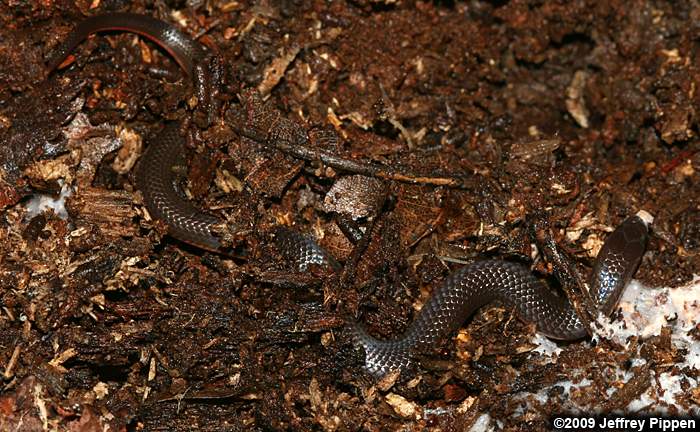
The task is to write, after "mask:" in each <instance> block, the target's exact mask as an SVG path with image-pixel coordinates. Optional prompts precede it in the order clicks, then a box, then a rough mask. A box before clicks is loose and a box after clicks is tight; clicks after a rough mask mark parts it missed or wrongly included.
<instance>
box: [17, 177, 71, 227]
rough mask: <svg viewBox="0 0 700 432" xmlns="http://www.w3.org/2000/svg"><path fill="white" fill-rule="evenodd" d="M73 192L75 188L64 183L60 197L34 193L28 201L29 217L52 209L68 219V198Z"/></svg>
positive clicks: (59, 215) (62, 217)
mask: <svg viewBox="0 0 700 432" xmlns="http://www.w3.org/2000/svg"><path fill="white" fill-rule="evenodd" d="M72 193H73V188H71V187H69V186H66V185H65V184H64V185H63V186H62V187H61V193H60V194H59V195H58V197H55V196H51V195H46V194H34V195H33V196H32V197H31V198H30V199H29V201H27V206H26V208H27V217H29V218H30V219H31V218H33V217H34V216H36V215H38V214H40V213H43V212H44V211H46V210H48V209H51V210H53V212H54V213H56V215H58V217H60V218H61V219H64V220H65V219H68V212H67V211H66V198H67V197H69V196H70V195H71V194H72Z"/></svg>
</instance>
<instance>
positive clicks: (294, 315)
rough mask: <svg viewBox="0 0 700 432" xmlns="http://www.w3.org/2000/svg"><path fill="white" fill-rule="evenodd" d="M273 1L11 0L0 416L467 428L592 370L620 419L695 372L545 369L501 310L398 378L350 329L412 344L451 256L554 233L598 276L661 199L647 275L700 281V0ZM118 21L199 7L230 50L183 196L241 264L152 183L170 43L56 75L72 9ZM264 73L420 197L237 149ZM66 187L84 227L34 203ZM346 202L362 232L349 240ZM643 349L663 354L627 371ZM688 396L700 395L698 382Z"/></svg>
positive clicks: (597, 400)
mask: <svg viewBox="0 0 700 432" xmlns="http://www.w3.org/2000/svg"><path fill="white" fill-rule="evenodd" d="M210 3H213V4H214V5H213V6H211V7H209V4H210ZM258 3H259V4H256V5H249V4H246V2H238V1H231V2H196V1H192V2H185V1H155V2H152V1H135V2H133V4H132V2H126V1H120V0H102V1H87V0H78V1H76V2H75V4H73V2H69V1H64V0H60V1H59V0H55V1H43V2H34V1H10V2H4V3H3V4H2V5H0V22H1V23H2V25H1V26H0V141H1V146H0V208H3V209H4V211H3V214H2V218H1V219H0V226H1V227H2V229H1V230H0V240H1V241H0V306H2V310H1V311H0V368H1V369H0V370H3V371H4V374H3V375H2V376H1V377H0V379H1V380H2V381H1V382H0V385H1V387H0V425H1V426H0V427H1V428H3V429H8V430H42V429H47V428H48V429H56V430H76V431H77V430H80V431H93V430H94V431H97V430H104V429H103V426H104V425H108V427H109V430H168V431H172V430H183V431H185V430H192V429H195V428H196V429H200V430H212V431H225V430H231V431H238V430H304V431H306V430H382V431H383V430H398V429H400V428H401V427H406V428H407V429H409V430H423V428H426V427H427V428H436V429H435V430H438V429H437V428H439V430H446V431H451V430H454V431H461V430H465V428H468V427H469V426H470V425H471V424H472V422H473V421H474V420H475V419H476V418H477V416H478V414H479V413H484V412H488V413H490V415H491V417H492V418H495V419H498V420H499V421H500V422H501V426H502V427H503V428H504V429H506V430H541V429H546V428H548V422H549V419H550V415H551V413H556V412H562V410H563V409H564V408H563V407H565V406H566V402H567V401H566V400H563V399H562V398H561V397H557V390H556V389H557V387H553V390H551V391H550V393H551V394H549V396H550V399H549V400H548V401H547V402H546V403H540V404H538V405H536V406H527V407H523V404H522V403H521V402H519V401H521V399H522V392H532V393H536V392H537V391H538V390H540V389H543V388H545V387H548V386H551V385H552V384H554V383H557V382H559V381H561V380H564V379H567V378H570V371H571V370H572V369H575V368H578V369H580V370H582V371H583V372H581V374H582V376H583V377H586V378H588V379H589V380H590V381H591V383H592V384H590V386H589V388H588V390H587V391H585V392H583V393H582V394H578V395H576V397H577V398H578V399H579V400H578V401H577V402H579V403H580V405H581V406H595V407H599V408H600V409H602V410H603V411H611V410H614V409H618V408H619V409H623V408H624V407H625V406H626V405H627V403H628V402H629V401H630V400H633V399H635V398H636V397H637V396H639V395H640V394H641V393H643V392H644V391H645V390H646V388H647V387H648V386H649V385H650V384H649V380H650V376H658V375H659V374H660V373H662V372H664V371H669V370H672V369H673V367H674V364H675V362H677V361H678V360H680V359H682V357H683V356H682V355H680V354H679V353H678V352H676V351H675V349H674V347H673V345H672V344H671V343H670V339H669V338H668V335H666V336H664V335H662V336H660V337H658V338H652V339H650V340H645V341H641V340H640V341H634V342H633V344H632V348H629V349H627V350H625V349H624V348H622V347H619V346H615V345H613V344H609V343H605V342H602V343H601V344H600V345H599V346H598V347H591V346H590V344H589V343H588V342H587V341H581V342H578V343H572V344H568V345H564V346H562V348H563V349H564V352H563V353H562V355H561V356H560V359H559V361H558V362H557V363H556V364H554V365H549V366H547V367H544V366H542V364H543V362H544V360H543V359H542V358H541V357H540V356H538V355H537V354H535V353H533V352H532V347H533V346H532V344H531V343H530V342H529V341H530V340H531V337H532V333H533V332H534V330H533V329H532V328H531V327H528V326H527V325H525V324H523V323H521V322H520V321H518V320H517V319H513V316H512V313H511V311H508V310H504V309H503V308H499V307H498V305H494V306H492V307H485V308H482V309H481V310H480V312H479V313H477V314H476V315H475V317H474V318H472V319H470V320H468V321H467V323H466V324H465V328H464V329H463V330H462V331H461V332H460V336H459V338H458V339H459V341H458V342H457V343H455V340H454V339H451V340H448V341H445V343H444V345H443V346H442V348H441V350H438V351H436V352H435V353H434V355H432V356H428V358H426V359H425V361H424V362H423V365H422V370H421V371H420V372H419V373H418V374H417V375H415V376H411V377H407V379H398V380H394V379H392V378H396V377H389V378H387V379H385V380H383V381H381V382H379V383H377V381H376V380H375V379H373V378H372V377H370V376H368V375H366V374H365V373H364V372H363V369H362V362H363V356H362V353H361V352H358V351H356V350H355V349H354V348H353V346H352V343H351V341H350V340H349V338H348V336H347V334H346V332H345V331H344V322H345V318H344V317H345V316H347V315H353V314H354V315H357V316H359V317H360V319H361V320H362V321H363V322H364V323H366V325H367V327H368V329H369V331H370V332H371V333H373V334H375V335H378V336H383V337H389V336H392V335H396V334H398V333H400V332H401V330H403V329H404V328H405V326H406V325H407V323H408V322H410V320H411V319H412V317H413V316H414V313H415V309H414V305H417V304H420V303H421V302H422V301H423V300H424V299H425V298H426V297H427V294H428V293H429V291H430V290H432V289H433V288H434V287H436V286H438V285H439V284H440V282H441V280H442V279H443V278H444V277H445V275H447V274H448V273H449V271H450V270H452V269H455V268H458V267H459V265H460V264H456V263H454V261H460V260H462V261H469V260H471V259H474V258H477V257H483V256H491V257H500V258H508V259H518V260H521V261H525V262H527V261H526V260H527V259H528V257H530V255H531V253H532V249H531V246H530V245H531V243H532V242H533V240H532V239H531V238H530V231H531V230H530V228H531V227H532V226H533V225H534V224H535V223H536V222H537V221H539V222H542V221H545V222H546V223H548V224H549V226H550V227H551V233H552V234H553V236H554V239H555V240H556V242H557V243H558V244H559V247H560V248H561V249H563V250H565V251H566V252H568V255H570V256H571V257H572V259H573V262H575V263H576V265H577V266H578V269H579V270H580V271H581V273H583V274H586V272H587V271H588V270H589V269H590V265H591V262H592V257H594V256H595V252H596V250H597V247H599V246H600V243H601V241H602V240H604V238H605V235H606V231H608V228H609V227H614V226H616V225H617V224H619V223H620V222H621V221H622V220H623V219H624V218H625V217H627V216H628V215H631V214H634V213H635V212H636V211H637V210H638V209H644V210H646V211H648V212H649V213H651V214H653V215H654V217H655V221H654V224H653V235H652V238H651V241H650V244H649V247H648V250H649V252H648V253H647V255H646V256H645V259H644V261H643V263H642V266H641V268H640V271H639V272H638V273H637V278H639V279H640V280H642V281H643V282H644V283H646V284H648V285H653V286H659V285H670V286H677V285H680V284H682V283H684V282H687V281H688V280H690V279H691V278H692V275H693V274H700V212H699V211H698V210H700V187H699V186H698V184H700V181H699V180H700V179H699V177H700V174H698V171H699V170H700V152H698V150H700V141H699V140H698V132H699V130H698V115H697V109H698V107H700V92H699V91H698V89H697V88H696V87H697V84H698V82H700V73H699V70H700V69H699V66H700V64H699V62H700V60H699V57H698V50H700V43H699V39H698V34H700V33H699V31H700V24H698V23H700V6H698V4H697V3H695V2H663V1H656V2H655V1H643V0H639V1H632V2H630V1H608V2H601V1H594V0H589V1H583V0H581V1H576V0H575V1H547V2H542V1H527V0H522V1H512V2H504V1H491V2H489V1H468V2H466V3H463V2H434V3H431V2H428V3H424V2H414V1H389V0H386V1H372V0H357V1H350V2H332V3H327V2H325V1H321V0H318V1H310V2H305V1H274V0H273V1H262V2H258ZM190 4H194V5H196V6H193V7H192V8H187V5H190ZM95 6H96V7H95ZM114 10H119V11H130V12H137V13H144V14H148V15H151V16H155V17H158V18H162V19H164V20H166V21H169V22H178V23H179V24H178V25H179V26H180V28H181V29H183V31H185V32H187V33H189V34H191V35H193V37H197V38H198V40H200V41H201V42H202V43H203V44H205V45H206V46H207V47H208V48H209V49H210V51H213V52H215V53H218V54H219V55H220V56H221V57H222V58H223V60H224V64H225V67H226V73H225V87H224V89H223V90H222V96H223V97H224V100H223V102H222V110H221V113H220V114H221V119H222V121H220V122H217V123H216V124H215V125H214V126H212V127H210V128H208V129H206V130H200V129H198V128H197V126H195V125H194V124H192V125H190V130H192V131H193V138H192V139H191V144H192V148H191V149H190V154H189V156H190V160H191V166H190V171H189V187H190V191H191V193H192V196H193V199H195V200H197V202H198V205H199V206H200V207H202V208H204V209H207V210H208V211H210V212H212V213H217V214H219V215H222V216H226V217H229V220H230V222H231V224H230V225H232V227H233V228H231V227H229V228H228V229H229V230H230V231H232V232H233V233H234V234H235V235H234V236H233V237H234V238H233V240H232V241H233V244H234V246H235V255H236V256H234V257H229V256H225V255H217V254H212V253H208V252H204V251H201V250H199V249H197V248H194V247H191V246H188V245H185V244H182V243H180V242H178V241H176V240H174V239H172V238H170V237H168V236H165V235H162V234H163V233H164V230H163V226H162V225H161V224H159V223H158V222H154V221H151V220H150V219H149V218H148V217H147V215H146V214H145V213H144V210H143V207H142V205H141V198H140V195H139V194H138V193H137V192H136V191H134V188H133V186H132V181H133V178H132V174H131V173H132V169H131V168H132V166H133V163H134V161H135V160H136V159H137V156H138V154H139V153H140V151H141V146H140V140H141V138H142V137H143V138H144V139H147V138H148V137H149V136H150V135H151V134H152V133H154V132H156V131H157V130H158V128H159V125H161V124H162V123H163V121H164V120H165V119H169V120H183V119H187V118H188V117H189V115H190V113H191V110H190V107H191V106H192V102H193V100H192V98H191V96H192V87H191V85H190V83H189V80H188V79H186V78H183V76H182V73H181V71H180V70H179V69H178V67H177V64H176V63H175V62H173V61H172V59H171V58H170V57H168V55H167V54H166V53H165V52H163V51H161V50H159V49H158V48H157V47H156V46H155V45H153V44H151V43H150V42H148V41H146V40H144V39H139V38H138V37H137V36H135V35H133V34H126V33H110V34H106V35H105V34H101V35H98V36H96V37H93V38H91V39H89V40H88V41H86V42H84V43H83V44H81V45H80V46H79V47H78V48H77V49H76V51H75V52H74V53H73V54H74V59H73V64H71V65H70V66H69V67H66V68H64V69H63V70H61V71H58V72H57V73H54V74H52V75H51V76H50V77H48V78H47V77H46V72H45V65H44V59H45V57H46V56H47V54H49V53H50V52H51V50H52V49H55V48H56V46H57V44H58V43H59V42H60V41H62V40H63V39H64V38H65V37H66V35H67V33H68V32H69V31H70V29H71V28H72V26H73V25H74V24H75V23H76V22H78V21H79V20H80V19H81V18H82V17H84V16H85V15H93V14H96V13H100V12H106V11H114ZM175 10H177V11H178V12H177V14H175V15H173V11H175ZM250 87H254V88H258V89H259V90H261V91H262V92H263V93H269V99H268V103H269V106H268V107H269V108H270V109H272V108H274V109H276V110H279V111H280V112H281V114H282V116H283V117H284V118H286V119H288V120H289V121H290V122H291V123H289V124H290V125H292V126H290V127H292V128H294V129H295V130H297V131H302V132H303V133H305V134H307V135H308V136H309V137H310V142H311V144H313V146H314V147H313V149H312V150H313V151H314V152H318V154H321V153H324V154H326V153H327V154H330V155H335V157H337V158H339V159H341V160H342V161H356V162H358V164H357V165H361V166H371V167H375V168H376V167H388V169H389V170H390V171H391V170H393V171H392V172H394V171H395V172H398V173H400V174H401V175H402V176H405V177H411V178H418V180H417V181H415V182H414V183H417V184H411V183H410V182H406V181H395V180H388V179H387V177H391V176H386V175H384V174H385V173H383V171H382V172H371V171H372V170H370V171H366V172H362V173H364V174H366V175H367V174H368V176H365V177H348V176H347V175H348V174H355V173H356V172H361V170H355V169H354V168H347V169H343V167H342V164H341V165H340V166H334V165H333V163H330V162H329V163H326V164H322V163H319V162H318V161H310V162H309V161H303V160H301V159H299V158H298V157H295V156H294V155H290V153H289V152H286V153H285V152H281V151H279V150H278V149H273V148H270V147H269V146H265V145H263V144H264V143H262V144H261V143H260V142H256V141H255V140H252V139H249V138H244V137H242V136H241V135H240V134H239V132H238V130H237V129H236V127H234V126H232V125H233V124H234V123H235V121H236V118H237V115H238V113H240V111H241V110H242V109H243V107H242V106H241V105H240V103H241V100H243V102H245V98H241V94H243V93H242V90H243V89H246V88H250ZM314 154H316V153H314ZM297 156H298V155H297ZM312 159H313V158H312ZM370 162H371V163H370ZM380 171H381V170H380ZM367 177H371V179H368V178H367ZM393 178H397V177H396V176H394V177H393ZM375 179H379V180H375ZM59 180H60V181H62V182H65V183H68V184H71V185H73V186H74V187H77V191H76V192H75V193H74V194H73V195H72V196H71V197H70V198H69V200H68V203H67V208H68V212H69V217H68V219H61V218H59V217H58V216H57V215H54V214H52V213H50V212H46V213H43V214H40V215H38V216H35V217H27V215H26V210H25V208H26V205H27V203H28V201H29V197H30V195H32V194H34V193H36V192H43V193H48V194H57V192H58V191H59V190H60V189H61V185H60V182H59ZM399 180H400V179H399ZM441 182H442V183H441ZM436 183H437V185H436ZM440 184H442V185H440ZM334 185H335V186H334ZM329 191H330V192H331V193H329ZM338 215H340V216H338ZM343 216H344V217H343ZM351 216H352V217H356V218H359V219H358V224H359V225H360V227H361V228H364V229H366V231H367V232H368V233H369V234H368V235H367V236H366V239H365V242H364V243H363V242H360V243H358V245H360V244H361V247H360V246H353V244H352V243H351V242H350V241H349V240H348V238H347V237H346V236H345V235H344V234H343V233H342V230H341V228H340V226H341V225H344V223H347V222H348V218H349V217H351ZM277 224H286V225H293V226H294V227H295V228H296V229H299V230H301V231H304V232H313V233H315V234H316V236H317V237H320V238H322V240H321V242H322V244H323V246H325V247H326V248H327V249H328V250H330V251H331V252H332V253H333V254H334V255H335V256H336V258H338V259H339V260H340V261H341V263H343V264H344V269H343V270H342V271H341V273H339V274H334V273H333V272H332V271H329V270H326V269H323V268H313V269H311V271H309V272H307V273H304V274H299V273H297V272H295V271H293V270H290V268H289V266H288V265H285V262H284V261H285V260H284V258H283V257H281V256H280V254H279V253H277V251H276V250H275V248H274V246H273V244H272V242H271V241H270V235H269V233H270V232H271V230H272V227H273V226H275V225H277ZM350 225H352V223H350ZM539 263H540V264H539V265H538V266H537V268H538V271H540V272H541V273H549V272H551V267H548V266H547V265H545V264H542V261H539ZM699 333H700V332H699ZM637 353H641V356H642V357H644V358H645V359H646V360H647V365H646V366H642V367H633V366H631V365H630V360H631V359H632V358H633V357H635V356H639V355H640V354H637ZM611 364H620V365H622V366H621V367H623V368H628V369H629V370H630V372H631V373H632V374H633V376H634V378H632V379H630V380H629V381H628V382H627V384H623V383H620V382H619V381H617V380H616V379H615V377H613V376H612V375H611V374H609V373H607V372H606V371H607V368H606V367H607V366H608V365H611ZM625 365H626V366H625ZM652 372H653V374H652ZM683 373H685V374H687V375H688V376H693V377H695V378H697V373H698V371H697V370H694V371H684V372H683ZM654 374H655V375H654ZM609 388H616V389H617V391H615V392H614V393H613V394H612V396H609V397H608V396H607V393H606V390H608V389H609ZM686 391H687V394H688V399H687V401H686V402H687V404H686V406H687V407H689V408H690V407H695V408H696V409H697V405H698V404H699V403H700V390H698V388H694V389H693V388H687V389H686ZM601 395H604V396H601Z"/></svg>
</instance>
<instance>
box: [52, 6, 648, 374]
mask: <svg viewBox="0 0 700 432" xmlns="http://www.w3.org/2000/svg"><path fill="white" fill-rule="evenodd" d="M103 31H126V32H132V33H137V34H139V35H142V36H145V37H146V38H148V39H150V40H152V41H153V42H155V43H156V44H157V45H159V46H160V47H162V48H163V49H164V50H165V51H166V52H167V53H169V54H170V55H171V56H172V57H173V58H174V59H175V61H176V62H177V63H178V65H179V66H180V67H181V68H182V69H183V70H184V72H185V73H186V74H187V75H188V76H190V77H191V78H193V80H194V81H195V87H197V88H201V89H203V90H201V91H203V92H206V85H205V84H206V83H211V82H212V81H213V80H212V79H211V77H210V76H209V74H210V72H209V71H208V67H207V61H206V58H207V55H208V54H207V51H206V49H205V48H204V47H203V46H202V45H201V44H200V43H198V42H196V41H194V40H192V39H191V38H190V37H189V36H188V35H186V34H185V33H183V32H182V31H180V30H178V29H177V28H175V27H174V26H173V25H171V24H169V23H166V22H164V21H161V20H158V19H155V18H152V17H149V16H145V15H138V14H133V13H107V14H102V15H96V16H92V17H88V18H86V19H85V20H83V21H82V22H80V23H79V24H78V25H77V26H76V27H75V29H74V30H73V31H72V32H71V33H70V34H69V36H68V38H67V39H66V41H65V42H64V43H62V44H61V45H60V46H59V47H58V48H57V49H56V50H54V52H53V53H52V55H51V56H50V59H49V61H48V62H47V64H48V70H49V73H51V71H53V70H54V69H56V68H58V67H59V66H61V63H62V62H63V61H64V60H65V58H66V57H67V56H68V55H69V54H70V52H71V51H73V50H74V49H75V48H76V47H77V46H78V45H79V44H80V43H81V42H82V41H83V40H84V39H86V38H87V37H88V36H89V35H91V34H93V33H98V32H103ZM203 83H204V84H203ZM185 142H186V141H185V139H184V138H183V136H182V135H181V133H180V127H179V125H178V124H177V123H169V124H167V125H166V126H165V127H164V128H163V129H162V131H160V132H159V133H157V134H156V135H155V137H154V138H153V139H152V140H150V141H149V142H148V145H147V147H146V150H145V151H144V153H143V154H142V156H141V160H140V162H139V164H138V166H137V168H136V171H135V184H136V187H137V188H138V189H139V190H140V191H141V193H142V194H143V197H144V205H145V206H146V208H147V209H148V211H149V213H150V214H151V215H152V216H153V217H154V218H155V219H157V220H160V221H162V222H163V223H164V224H165V226H166V227H167V231H168V234H169V235H171V236H173V237H175V238H176V239H178V240H181V241H184V242H186V243H189V244H191V245H194V246H197V247H199V248H202V249H205V250H210V251H220V250H221V248H222V244H221V240H220V239H219V238H218V236H217V234H216V232H217V231H216V228H215V227H216V225H217V224H220V223H221V222H222V220H221V219H220V218H218V217H215V216H212V215H210V214H208V213H206V212H203V211H202V210H200V209H199V208H197V207H196V206H195V205H194V204H192V203H191V202H190V201H189V200H188V199H186V198H185V197H184V196H183V193H182V191H181V190H180V189H179V187H178V181H177V180H178V179H177V174H176V172H177V171H178V170H177V169H175V167H182V166H184V165H185V163H186V162H185V159H184V146H185ZM651 221H652V218H651V215H649V214H648V213H646V212H644V211H640V212H638V213H637V214H636V215H634V216H631V217H628V218H627V219H626V220H625V221H623V222H622V223H621V224H620V225H619V226H618V227H617V228H616V229H615V230H614V231H613V232H612V233H611V234H610V235H609V236H608V237H607V239H606V240H605V243H604V244H603V246H602V248H601V250H600V252H599V253H598V256H597V258H596V260H595V263H594V265H593V269H592V272H591V277H590V281H589V295H590V296H591V297H592V299H593V301H594V304H595V307H596V309H597V311H599V312H600V313H601V314H603V315H605V316H608V315H610V314H611V313H612V312H613V310H614V309H615V307H616V305H617V303H618V300H619V298H620V295H621V294H622V292H623V290H624V288H625V286H626V285H627V284H628V283H629V282H630V280H631V278H632V277H633V275H634V273H635V272H636V270H637V268H638V266H639V264H640V262H641V259H642V256H643V255H644V253H645V251H646V243H647V241H648V231H649V229H648V228H649V224H650V223H651ZM277 237H278V240H279V242H278V247H279V248H280V249H281V251H282V255H283V256H284V257H285V258H286V259H288V260H289V261H293V262H295V263H296V266H297V268H298V270H299V271H302V272H303V271H305V270H306V268H307V267H308V266H309V265H311V264H316V265H330V266H332V267H334V268H337V266H338V264H337V262H336V261H335V260H333V259H332V258H331V257H329V255H328V254H327V253H326V252H325V251H324V250H323V249H322V248H320V246H319V245H318V244H317V243H316V242H315V241H313V240H311V239H309V238H308V237H307V236H304V235H301V234H299V233H295V232H292V231H289V230H279V231H278V235H277ZM493 301H500V302H501V303H502V304H504V305H505V306H506V307H508V308H511V309H513V310H515V311H516V313H517V315H518V316H519V317H520V318H521V319H522V320H524V321H525V322H529V323H533V324H535V326H536V329H537V331H538V332H540V333H542V334H544V335H545V336H547V337H549V338H552V339H556V340H567V341H571V340H577V339H581V338H583V337H585V336H586V335H587V334H588V330H587V328H586V326H585V325H584V321H583V320H582V319H581V318H580V317H579V315H578V314H577V312H576V311H575V309H574V308H573V307H572V305H571V304H570V303H569V301H568V300H567V299H566V298H565V297H563V296H558V295H556V294H555V293H554V292H553V291H552V290H551V289H550V288H549V287H548V286H547V285H546V284H545V283H544V282H542V281H541V280H540V279H538V278H537V277H535V276H534V275H533V273H532V272H531V270H530V268H529V267H527V266H525V265H523V264H522V263H518V262H510V261H504V260H494V259H491V260H481V261H475V262H473V263H471V264H468V265H465V266H463V267H461V268H460V269H458V270H456V271H455V272H453V273H451V274H450V275H449V276H447V278H446V279H445V281H444V282H443V283H442V285H440V286H439V287H438V288H437V289H435V290H434V292H433V293H432V295H431V296H430V298H429V299H428V300H427V301H426V303H425V304H424V305H423V307H422V308H421V309H420V311H419V312H418V314H417V316H416V317H415V319H414V320H413V321H412V323H411V324H410V325H409V326H408V328H407V330H406V331H405V332H404V333H403V334H402V335H400V336H398V337H395V338H393V339H389V340H380V339H377V338H375V337H373V336H371V335H370V334H369V333H368V332H367V331H366V329H365V328H364V327H363V326H362V325H361V324H360V323H359V322H357V321H352V320H351V321H350V323H349V325H348V329H349V330H348V331H349V334H350V336H351V338H352V341H353V343H354V345H355V346H356V347H357V348H358V349H361V350H362V351H363V352H364V355H365V361H364V368H365V369H366V370H367V371H368V372H369V373H370V374H372V375H375V376H381V375H384V374H386V373H388V372H390V371H393V370H399V371H405V370H409V369H410V368H411V367H413V366H414V365H415V362H416V359H417V358H418V356H420V355H421V354H423V353H427V352H429V351H430V350H431V349H434V347H435V346H436V345H437V344H438V343H439V342H440V341H441V340H443V339H444V338H445V337H447V336H448V335H449V334H451V333H452V332H454V331H455V330H456V329H457V328H459V327H460V326H461V325H462V324H463V323H464V321H465V320H466V319H467V318H468V317H469V316H471V314H473V313H474V312H475V311H476V310H477V309H479V308H481V307H482V306H484V305H486V304H488V303H491V302H493Z"/></svg>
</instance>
